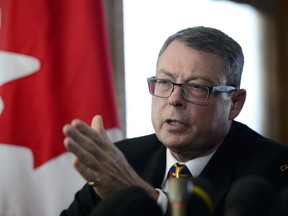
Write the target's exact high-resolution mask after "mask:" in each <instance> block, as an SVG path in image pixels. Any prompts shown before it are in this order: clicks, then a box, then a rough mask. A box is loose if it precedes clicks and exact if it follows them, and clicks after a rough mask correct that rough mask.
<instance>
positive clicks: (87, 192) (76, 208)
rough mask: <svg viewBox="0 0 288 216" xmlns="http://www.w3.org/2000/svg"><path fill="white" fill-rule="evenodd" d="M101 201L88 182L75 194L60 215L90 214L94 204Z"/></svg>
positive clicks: (76, 215)
mask: <svg viewBox="0 0 288 216" xmlns="http://www.w3.org/2000/svg"><path fill="white" fill-rule="evenodd" d="M100 201H101V199H100V197H99V196H97V195H96V193H95V192H94V190H93V188H92V187H91V186H89V185H88V184H86V185H84V187H83V188H82V189H81V190H80V191H78V192H77V193H76V194H75V198H74V201H73V202H72V203H71V205H70V206H69V208H68V209H66V210H64V211H62V212H61V213H60V216H80V215H81V216H90V215H91V213H92V211H93V209H94V208H95V206H96V205H97V204H98V203H99V202H100Z"/></svg>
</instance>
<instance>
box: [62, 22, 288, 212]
mask: <svg viewBox="0 0 288 216" xmlns="http://www.w3.org/2000/svg"><path fill="white" fill-rule="evenodd" d="M243 64H244V57H243V53H242V49H241V47H240V46H239V45H238V44H237V42H235V41H234V40H233V39H232V38H230V37H229V36H227V35H226V34H224V33H223V32H221V31H219V30H217V29H213V28H208V27H194V28H188V29H185V30H182V31H179V32H177V33H176V34H174V35H172V36H170V37H169V38H168V39H167V40H166V42H165V43H164V45H163V47H162V49H161V51H160V53H159V56H158V61H157V68H156V75H155V77H152V78H149V79H148V86H149V91H150V93H151V94H152V95H153V97H152V123H153V126H154V129H155V134H152V135H148V136H143V137H138V138H134V139H128V140H123V141H120V142H118V143H116V145H114V144H113V143H111V142H110V141H109V138H108V137H107V135H106V132H105V129H104V127H103V124H102V119H101V116H95V117H94V119H93V120H92V126H91V127H89V126H88V125H86V124H85V123H83V122H82V121H80V120H74V121H73V122H72V123H71V124H69V125H66V126H65V127H64V129H63V131H64V134H65V135H66V139H65V140H64V144H65V146H66V148H67V149H68V151H70V152H72V153H73V154H75V155H76V157H77V160H76V161H75V164H74V165H75V167H76V169H77V170H78V172H79V173H80V174H81V175H82V176H83V177H84V178H85V179H86V180H87V181H88V184H87V185H85V186H84V188H83V189H82V190H80V191H79V192H78V193H77V194H76V197H75V201H74V202H73V203H72V204H71V206H70V207H69V208H68V210H65V211H63V212H62V215H90V214H91V212H92V210H93V208H94V207H95V206H96V205H97V204H98V203H99V202H100V201H101V200H102V199H104V200H105V199H106V198H107V197H109V195H111V194H113V193H115V192H117V191H121V190H123V189H125V188H128V187H131V186H138V187H140V188H143V189H144V190H145V191H146V192H147V193H148V194H149V196H150V197H151V198H152V199H154V200H155V201H157V203H158V204H159V205H160V206H161V208H162V210H163V212H166V211H167V196H166V195H165V193H164V192H163V191H167V181H166V180H167V173H168V170H169V168H170V167H171V166H172V165H173V164H174V163H175V162H179V163H182V164H186V165H187V167H188V169H189V170H190V172H191V173H192V175H193V177H194V178H197V177H198V176H200V177H203V178H205V179H206V180H207V181H208V182H209V183H210V184H211V186H212V187H213V190H214V192H215V201H214V205H215V211H214V215H221V214H223V211H224V207H223V203H224V200H225V195H226V194H227V192H228V191H229V188H230V186H231V184H233V182H235V181H236V180H238V179H240V178H242V177H245V176H249V175H259V176H262V177H263V178H265V179H267V181H269V182H271V184H274V185H275V187H277V189H280V188H283V187H286V186H287V185H288V172H287V171H288V170H284V169H281V168H283V166H285V165H286V166H287V164H288V148H287V147H284V146H282V145H280V144H278V143H276V142H274V141H271V140H269V139H266V138H264V137H262V136H260V135H259V134H257V133H256V132H254V131H252V130H251V129H249V128H248V127H247V126H245V125H243V124H241V123H238V122H236V121H234V119H235V118H236V117H237V116H238V114H239V113H240V111H241V109H242V107H243V105H244V102H245V97H246V91H245V90H244V89H240V81H241V74H242V69H243Z"/></svg>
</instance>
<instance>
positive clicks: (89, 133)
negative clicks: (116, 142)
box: [71, 119, 110, 149]
mask: <svg viewBox="0 0 288 216" xmlns="http://www.w3.org/2000/svg"><path fill="white" fill-rule="evenodd" d="M71 125H73V126H74V127H75V128H76V129H77V130H78V131H79V132H80V133H82V134H83V135H84V136H86V137H89V139H91V140H92V141H94V142H95V143H96V144H97V145H98V146H99V148H102V149H105V148H107V145H109V144H108V143H110V141H109V139H108V138H107V136H104V137H103V136H102V134H100V133H99V132H98V131H96V130H94V129H93V128H91V127H90V126H88V125H87V124H86V123H85V122H83V121H81V120H78V119H76V120H73V121H72V123H71ZM100 127H101V126H100ZM101 133H103V134H105V133H106V132H105V129H104V128H103V129H102V131H101Z"/></svg>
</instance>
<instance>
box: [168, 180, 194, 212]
mask: <svg viewBox="0 0 288 216" xmlns="http://www.w3.org/2000/svg"><path fill="white" fill-rule="evenodd" d="M192 187H193V184H192V181H191V179H188V178H171V179H170V180H169V185H168V200H169V204H170V211H171V216H186V215H187V203H188V199H189V195H190V193H191V192H192Z"/></svg>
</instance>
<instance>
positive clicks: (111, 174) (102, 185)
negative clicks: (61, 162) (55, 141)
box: [63, 115, 158, 199]
mask: <svg viewBox="0 0 288 216" xmlns="http://www.w3.org/2000/svg"><path fill="white" fill-rule="evenodd" d="M63 133H64V134H65V136H66V137H65V139H64V145H65V147H66V149H67V150H68V151H70V152H72V153H73V154H74V155H75V156H76V159H75V161H74V166H75V168H76V170H77V171H78V172H79V173H80V174H81V175H82V176H83V178H84V179H86V180H87V181H88V182H89V181H92V182H94V186H93V188H94V191H95V192H96V193H97V194H98V195H99V196H100V197H101V198H102V199H105V197H107V195H109V194H111V193H113V192H116V191H119V190H121V189H124V188H126V187H129V186H139V187H142V188H144V189H145V190H146V191H147V192H148V193H149V194H150V196H151V197H152V198H154V199H157V197H158V192H157V191H156V190H155V189H154V188H153V187H152V186H150V185H149V184H148V183H146V182H145V181H144V180H143V179H141V178H140V177H139V176H138V174H137V173H136V172H135V171H134V170H133V169H132V167H131V166H130V164H129V163H128V162H127V160H126V158H125V156H124V155H123V154H122V152H121V151H120V150H119V149H118V148H117V147H116V146H115V145H114V144H113V143H112V142H111V141H110V139H109V138H108V136H107V133H106V131H105V129H104V126H103V122H102V117H101V116H99V115H96V116H95V117H94V118H93V120H92V125H91V127H89V126H88V125H87V124H86V123H85V122H83V121H81V120H78V119H76V120H73V121H72V122H71V124H67V125H65V126H64V127H63Z"/></svg>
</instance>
